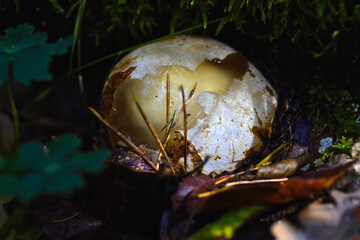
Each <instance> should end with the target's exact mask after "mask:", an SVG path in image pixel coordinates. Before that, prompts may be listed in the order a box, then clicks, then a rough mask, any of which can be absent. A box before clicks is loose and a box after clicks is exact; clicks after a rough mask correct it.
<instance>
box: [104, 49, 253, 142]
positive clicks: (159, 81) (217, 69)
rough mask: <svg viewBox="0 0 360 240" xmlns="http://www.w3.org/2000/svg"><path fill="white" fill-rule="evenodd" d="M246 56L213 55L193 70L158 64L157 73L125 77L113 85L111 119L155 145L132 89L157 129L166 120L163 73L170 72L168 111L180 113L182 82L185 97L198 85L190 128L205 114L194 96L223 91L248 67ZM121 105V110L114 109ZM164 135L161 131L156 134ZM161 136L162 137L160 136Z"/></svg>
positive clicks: (179, 124)
mask: <svg viewBox="0 0 360 240" xmlns="http://www.w3.org/2000/svg"><path fill="white" fill-rule="evenodd" d="M248 69H249V65H248V61H247V59H246V58H245V57H244V56H243V55H242V54H241V53H238V52H237V53H233V54H230V55H228V56H227V57H226V58H225V59H223V60H218V59H213V60H211V61H209V60H206V61H204V62H203V63H201V64H200V65H199V66H198V67H197V68H196V70H195V71H192V70H190V69H188V68H186V67H183V66H162V67H159V68H158V71H157V76H151V75H149V74H146V75H145V76H144V78H143V79H131V78H129V79H127V80H126V81H125V82H124V83H123V84H121V85H119V86H118V88H117V89H116V96H115V99H119V101H116V102H115V103H114V107H113V109H112V112H111V113H110V116H111V117H110V119H112V120H111V122H116V125H117V126H118V128H119V130H120V131H123V132H125V133H126V134H128V135H129V136H131V138H132V140H133V141H134V142H135V143H137V144H145V145H147V146H149V147H151V148H156V142H155V140H154V138H153V137H152V136H151V133H150V131H149V130H148V128H147V127H146V125H145V123H144V120H143V119H142V117H141V115H140V113H139V111H138V109H137V108H136V106H135V104H134V103H133V98H132V93H134V94H135V96H136V98H137V99H138V102H139V103H140V105H141V107H142V108H143V109H146V110H147V111H146V110H145V111H146V112H145V113H146V115H147V116H148V118H149V119H150V122H151V123H152V125H153V126H154V128H155V130H156V131H157V132H158V133H159V132H160V131H161V129H163V127H164V126H165V124H166V76H167V74H169V76H170V82H171V84H170V113H173V112H174V111H176V113H177V114H182V113H180V110H181V107H182V97H181V93H180V91H179V87H180V85H183V87H184V90H185V95H186V97H187V96H188V95H189V94H190V92H191V90H192V89H193V87H194V85H195V83H197V87H196V90H195V93H194V95H193V96H192V98H191V100H190V101H189V103H188V104H187V112H188V113H189V114H190V115H189V116H188V126H189V128H191V127H192V126H193V125H194V124H195V122H196V120H197V119H199V118H203V117H204V115H205V114H204V112H203V111H202V109H201V107H200V106H199V105H198V104H196V103H195V102H196V98H197V96H198V95H199V94H200V93H202V92H210V93H215V94H224V93H226V92H227V90H228V88H229V86H230V85H231V84H232V82H233V81H234V80H235V79H236V80H241V79H242V77H243V75H244V74H245V73H246V72H247V71H248ZM120 109H121V113H122V114H120V115H119V114H118V113H117V111H119V110H120ZM123 116H126V118H125V117H123ZM182 128H183V124H182V120H181V119H179V121H178V122H177V124H176V126H175V128H174V130H178V129H182ZM158 135H159V137H160V138H163V137H164V135H163V134H158ZM162 140H163V139H162Z"/></svg>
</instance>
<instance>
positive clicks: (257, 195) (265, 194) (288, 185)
mask: <svg viewBox="0 0 360 240" xmlns="http://www.w3.org/2000/svg"><path fill="white" fill-rule="evenodd" d="M351 164H352V163H349V164H346V165H343V166H341V167H338V168H335V169H331V170H326V171H321V172H315V173H307V174H303V176H299V177H294V178H291V179H288V180H287V181H280V182H264V183H258V184H242V182H241V181H239V182H238V185H236V184H232V185H231V186H228V187H224V186H221V185H218V186H216V188H214V189H213V190H211V191H209V190H206V189H208V188H209V186H211V184H210V183H209V182H207V183H205V184H203V185H204V186H200V187H198V188H197V189H195V190H193V191H192V192H191V193H190V194H189V196H188V200H187V211H188V214H189V215H195V214H200V213H204V212H209V211H214V210H217V209H224V208H231V207H238V206H244V205H274V204H283V203H288V202H290V201H293V200H296V199H300V198H305V197H308V196H310V195H312V194H314V193H316V192H318V191H320V190H323V189H326V188H328V187H329V186H331V185H332V184H333V183H334V182H335V181H336V180H338V179H339V178H340V177H341V176H342V175H343V174H344V173H345V171H346V169H347V168H348V167H349V166H350V165H351ZM213 186H215V184H213Z"/></svg>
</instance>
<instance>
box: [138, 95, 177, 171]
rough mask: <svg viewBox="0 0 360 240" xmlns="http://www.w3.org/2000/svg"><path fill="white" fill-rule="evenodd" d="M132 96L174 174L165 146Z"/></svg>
mask: <svg viewBox="0 0 360 240" xmlns="http://www.w3.org/2000/svg"><path fill="white" fill-rule="evenodd" d="M132 96H133V99H134V101H135V104H136V107H137V108H138V110H139V112H140V114H141V116H142V117H143V119H144V121H145V123H146V125H147V126H148V128H149V130H150V132H151V134H152V135H153V136H154V138H155V141H156V143H157V144H158V146H159V148H160V151H161V153H162V154H163V156H164V157H165V159H166V161H167V162H168V163H169V166H170V169H171V171H172V173H173V174H175V171H174V168H173V167H172V165H171V162H170V159H169V157H168V155H167V153H166V151H165V148H164V146H163V144H162V143H161V141H160V138H159V136H158V135H157V134H156V131H155V129H154V127H153V126H152V124H151V123H150V120H149V119H148V117H147V116H146V114H145V113H144V111H143V110H142V108H141V106H140V104H139V102H138V101H137V100H136V97H135V95H134V94H132Z"/></svg>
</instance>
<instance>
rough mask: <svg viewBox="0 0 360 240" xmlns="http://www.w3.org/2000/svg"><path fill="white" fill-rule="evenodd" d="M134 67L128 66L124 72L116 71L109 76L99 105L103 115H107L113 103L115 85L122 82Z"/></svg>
mask: <svg viewBox="0 0 360 240" xmlns="http://www.w3.org/2000/svg"><path fill="white" fill-rule="evenodd" d="M135 69H136V67H130V68H128V69H127V70H126V71H125V72H117V73H114V74H112V75H111V76H109V78H108V81H107V84H106V85H105V87H104V91H103V94H102V99H101V101H102V102H101V107H100V112H101V114H103V115H104V116H108V115H109V112H110V109H111V108H112V106H113V103H114V94H115V90H116V88H117V86H119V85H120V84H121V83H123V82H124V81H125V80H126V79H127V78H128V77H129V76H130V75H131V73H132V72H133V71H135Z"/></svg>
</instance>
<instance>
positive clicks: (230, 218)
mask: <svg viewBox="0 0 360 240" xmlns="http://www.w3.org/2000/svg"><path fill="white" fill-rule="evenodd" d="M263 209H264V207H262V206H249V207H239V208H236V209H233V210H231V211H229V212H228V213H226V214H225V215H223V216H222V217H221V218H220V219H218V220H216V221H215V222H213V223H211V224H209V225H207V226H205V227H204V228H202V229H201V230H200V231H198V232H197V233H195V234H194V235H192V236H191V237H190V238H189V240H202V239H203V240H206V239H209V240H210V239H231V238H232V237H233V236H234V234H235V231H236V229H237V228H239V227H240V226H241V225H243V224H244V223H245V221H246V220H247V219H248V218H250V217H251V216H252V215H254V214H255V213H257V212H259V211H261V210H263Z"/></svg>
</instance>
